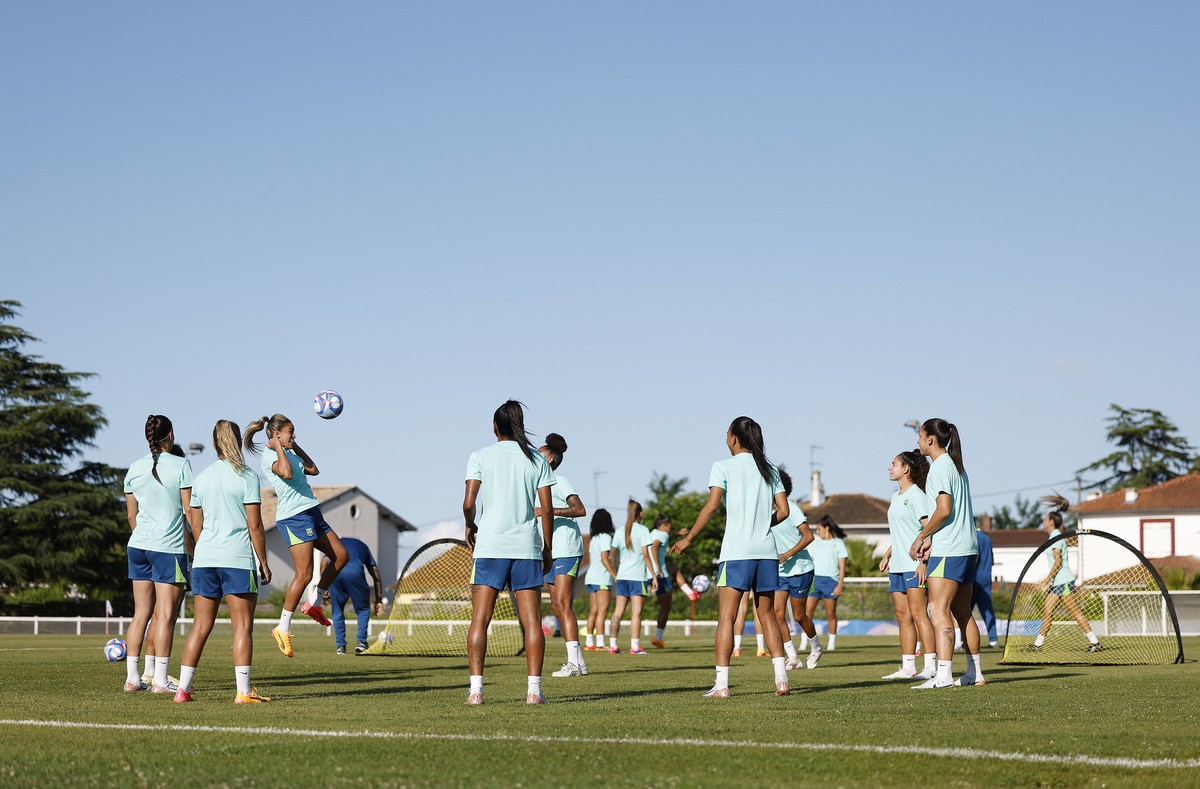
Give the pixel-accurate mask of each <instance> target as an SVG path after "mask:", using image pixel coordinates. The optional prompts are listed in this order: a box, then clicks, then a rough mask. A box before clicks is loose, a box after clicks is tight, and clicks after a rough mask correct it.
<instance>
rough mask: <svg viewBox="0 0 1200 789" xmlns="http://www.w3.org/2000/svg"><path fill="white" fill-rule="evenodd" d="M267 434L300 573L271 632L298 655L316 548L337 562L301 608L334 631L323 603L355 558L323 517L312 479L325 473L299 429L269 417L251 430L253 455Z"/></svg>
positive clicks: (278, 516)
mask: <svg viewBox="0 0 1200 789" xmlns="http://www.w3.org/2000/svg"><path fill="white" fill-rule="evenodd" d="M263 429H265V430H266V431H267V449H270V450H272V451H273V452H271V453H262V455H263V457H262V470H263V474H264V475H266V477H267V479H268V480H270V481H271V487H272V488H273V489H274V491H275V496H276V497H277V498H278V499H279V505H278V509H277V510H276V513H275V526H276V527H277V530H278V531H279V533H280V534H281V535H282V536H283V537H284V539H286V540H287V543H288V551H289V552H290V553H291V555H292V564H293V566H294V567H295V574H294V575H293V576H292V581H291V583H289V584H288V587H287V591H286V592H285V593H284V596H283V611H282V613H281V614H280V616H279V624H278V625H277V626H275V627H274V628H272V629H271V635H272V636H273V637H274V639H275V644H276V645H277V646H278V647H279V651H280V652H282V653H283V654H285V655H287V656H288V657H292V656H294V655H295V651H294V650H293V649H292V616H293V615H294V614H295V613H296V606H297V605H298V604H299V603H300V598H301V597H302V596H303V595H304V590H305V589H307V588H308V585H309V583H311V582H312V578H313V548H314V546H315V547H316V549H317V550H319V551H320V552H321V553H323V554H325V555H326V556H329V557H331V558H332V561H330V563H329V564H328V565H327V566H326V567H325V569H324V570H323V571H322V572H321V578H320V580H319V581H318V582H317V587H316V589H314V590H313V592H312V594H311V595H310V596H309V599H308V601H307V602H305V603H304V605H302V606H301V607H300V613H302V614H306V615H308V616H310V617H312V618H313V619H314V620H316V621H317V623H318V624H322V625H324V626H325V627H329V626H330V625H332V624H333V623H332V622H330V621H329V619H328V617H326V616H325V612H324V611H323V610H321V601H322V599H323V598H324V597H325V593H326V592H327V591H329V586H330V585H331V584H332V583H333V580H334V579H335V578H337V575H338V573H340V572H341V571H342V568H343V567H345V566H346V562H347V561H349V559H350V556H349V554H348V553H346V548H345V547H344V546H343V545H342V541H341V540H339V539H338V536H337V534H336V533H334V531H333V527H332V526H330V525H329V524H328V523H326V522H325V517H324V516H323V515H321V507H320V506H319V502H318V501H317V497H316V496H315V495H313V490H312V486H311V485H309V484H308V477H315V476H317V475H318V474H320V473H321V472H320V470H319V469H318V468H317V464H316V462H314V461H313V459H312V458H311V457H309V455H308V453H307V452H305V451H304V450H303V449H301V448H300V445H299V444H297V443H296V426H295V425H294V424H293V423H292V420H290V419H288V418H287V417H286V416H284V415H283V414H275V415H274V416H264V417H263V418H261V419H258V420H255V421H254V422H251V423H250V424H249V425H247V426H246V438H245V447H246V449H247V450H249V451H250V452H251V453H252V454H255V455H257V454H259V453H260V452H262V450H261V449H260V448H259V446H258V445H257V444H255V443H254V435H255V434H256V433H258V432H259V431H260V430H263Z"/></svg>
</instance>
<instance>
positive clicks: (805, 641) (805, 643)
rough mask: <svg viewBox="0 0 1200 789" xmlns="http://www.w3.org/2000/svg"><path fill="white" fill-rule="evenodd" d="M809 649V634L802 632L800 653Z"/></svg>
mask: <svg viewBox="0 0 1200 789" xmlns="http://www.w3.org/2000/svg"><path fill="white" fill-rule="evenodd" d="M806 649H808V634H807V633H804V632H803V631H801V634H800V651H802V652H803V651H804V650H806Z"/></svg>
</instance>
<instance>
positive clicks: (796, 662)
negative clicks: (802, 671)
mask: <svg viewBox="0 0 1200 789" xmlns="http://www.w3.org/2000/svg"><path fill="white" fill-rule="evenodd" d="M783 665H784V667H785V668H787V670H788V671H795V670H796V669H798V668H804V661H803V660H801V659H800V658H799V657H790V658H788V659H787V663H784V664H783Z"/></svg>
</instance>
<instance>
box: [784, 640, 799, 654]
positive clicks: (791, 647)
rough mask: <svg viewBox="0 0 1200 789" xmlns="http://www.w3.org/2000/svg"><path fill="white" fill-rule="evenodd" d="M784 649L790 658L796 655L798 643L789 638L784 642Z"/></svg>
mask: <svg viewBox="0 0 1200 789" xmlns="http://www.w3.org/2000/svg"><path fill="white" fill-rule="evenodd" d="M783 651H784V652H785V653H787V656H788V657H790V658H795V657H796V645H795V644H794V643H793V642H792V639H790V638H789V639H788V640H787V641H784V642H783Z"/></svg>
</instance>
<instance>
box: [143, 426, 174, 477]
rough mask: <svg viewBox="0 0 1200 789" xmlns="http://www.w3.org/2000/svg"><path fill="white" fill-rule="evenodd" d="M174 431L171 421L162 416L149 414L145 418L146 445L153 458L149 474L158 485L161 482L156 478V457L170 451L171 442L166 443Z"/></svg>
mask: <svg viewBox="0 0 1200 789" xmlns="http://www.w3.org/2000/svg"><path fill="white" fill-rule="evenodd" d="M174 429H175V428H174V427H172V426H171V420H170V419H167V418H166V417H165V416H163V415H162V414H151V415H150V416H148V417H146V443H147V444H149V445H150V454H151V455H152V456H153V458H154V459H153V461H152V463H151V465H150V473H151V474H153V475H154V479H155V481H156V482H158V484H159V485H161V484H163V481H162V480H161V479H159V477H158V456H159V455H161V454H163V453H165V452H169V451H170V449H171V442H169V441H167V438H168V437H169V436H170V435H171V433H172V432H173V431H174Z"/></svg>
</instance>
